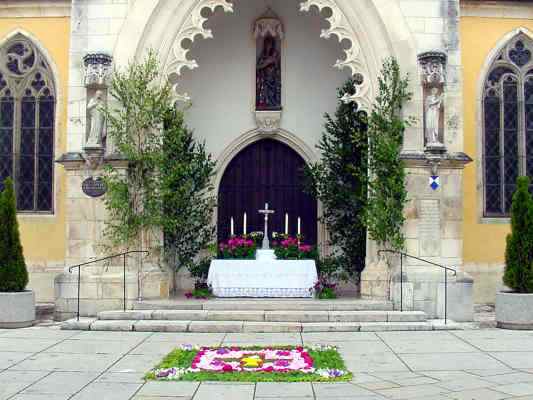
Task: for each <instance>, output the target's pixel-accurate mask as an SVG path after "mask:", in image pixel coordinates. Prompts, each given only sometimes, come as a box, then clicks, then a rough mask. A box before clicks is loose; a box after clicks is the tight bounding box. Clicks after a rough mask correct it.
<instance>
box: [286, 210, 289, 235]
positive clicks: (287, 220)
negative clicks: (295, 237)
mask: <svg viewBox="0 0 533 400" xmlns="http://www.w3.org/2000/svg"><path fill="white" fill-rule="evenodd" d="M288 234H289V214H287V213H285V235H288Z"/></svg>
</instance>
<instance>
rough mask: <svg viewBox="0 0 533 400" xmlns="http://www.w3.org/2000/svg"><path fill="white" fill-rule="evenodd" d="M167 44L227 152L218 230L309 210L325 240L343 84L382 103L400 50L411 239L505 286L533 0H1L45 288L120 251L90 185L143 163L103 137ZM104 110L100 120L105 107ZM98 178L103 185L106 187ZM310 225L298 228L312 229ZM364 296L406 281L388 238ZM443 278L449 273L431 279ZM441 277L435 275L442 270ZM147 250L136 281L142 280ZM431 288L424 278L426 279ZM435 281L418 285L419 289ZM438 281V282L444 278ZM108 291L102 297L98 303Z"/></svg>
mask: <svg viewBox="0 0 533 400" xmlns="http://www.w3.org/2000/svg"><path fill="white" fill-rule="evenodd" d="M150 50H154V51H155V52H156V54H157V55H158V57H159V59H160V62H161V68H162V71H161V75H162V77H163V79H168V80H169V81H170V82H171V83H172V84H173V85H174V90H175V91H176V96H177V97H178V98H180V99H181V100H183V101H190V102H191V106H190V108H188V109H187V111H186V119H187V123H188V125H189V126H190V127H191V128H193V129H194V131H195V135H196V136H197V138H199V139H200V140H202V141H205V143H206V146H207V150H208V151H209V152H211V154H212V155H213V157H214V159H216V160H217V174H216V177H215V181H214V185H215V187H216V190H217V192H218V197H219V206H218V208H217V212H216V221H214V222H213V223H214V224H216V225H217V232H218V237H219V239H222V238H225V237H226V236H227V235H228V234H229V230H230V220H231V219H233V220H234V223H235V226H234V229H235V230H236V231H238V232H240V231H241V230H242V229H243V224H244V221H243V213H244V212H246V213H247V216H248V218H249V220H248V224H249V228H248V229H249V230H260V223H261V222H260V221H261V220H260V218H261V217H260V216H259V215H258V214H257V213H256V210H258V209H259V208H261V206H262V205H264V203H265V202H270V204H271V206H272V207H273V208H274V209H275V210H276V214H274V216H273V219H272V224H273V229H274V230H278V231H281V230H283V226H284V223H285V215H288V217H289V230H290V231H291V232H292V233H294V232H295V231H296V229H297V226H300V225H301V229H302V231H303V233H304V235H305V236H306V237H308V238H309V239H310V241H311V242H312V243H314V244H317V245H319V246H323V244H324V242H325V241H326V240H327V232H326V231H325V229H324V227H323V226H321V224H320V223H319V221H318V217H319V215H320V212H321V206H320V204H318V203H317V202H316V201H313V199H311V198H309V196H308V195H306V194H305V193H303V192H302V190H301V188H300V186H301V185H300V183H301V182H300V181H301V179H302V177H301V176H300V175H299V174H298V172H297V171H299V169H300V167H301V166H302V165H304V164H305V163H309V162H313V161H316V160H318V159H319V157H320V154H319V152H318V151H317V149H316V145H317V143H318V141H319V140H320V136H321V133H322V131H323V127H324V117H323V116H324V113H326V112H328V113H333V112H334V111H335V108H336V104H337V92H336V89H337V88H338V87H340V86H341V85H342V84H343V82H345V81H346V79H347V78H349V77H350V76H353V77H354V78H355V79H356V82H357V84H356V88H355V89H356V90H355V94H354V95H353V96H351V97H350V98H347V99H346V101H353V102H355V103H357V105H358V106H359V108H360V109H361V110H365V111H369V110H371V109H372V104H373V102H374V98H375V97H376V95H377V94H378V91H379V87H378V76H379V72H380V69H381V65H382V62H383V60H384V59H386V58H387V57H395V58H396V59H397V60H398V62H399V65H400V67H401V70H402V73H403V74H408V76H409V78H410V90H411V91H412V92H413V98H412V100H411V101H410V102H409V103H408V104H407V105H406V107H405V109H404V110H403V112H404V113H405V115H406V116H413V117H415V119H416V122H415V124H413V126H411V127H410V128H409V129H408V130H407V131H406V133H405V137H404V146H403V147H404V148H403V153H402V157H403V158H404V160H405V162H406V165H407V170H408V178H407V182H406V185H407V189H408V191H409V203H408V205H407V207H406V210H405V215H406V218H407V220H406V224H405V234H406V238H407V242H406V243H407V244H406V253H408V254H411V255H413V256H416V257H421V258H424V259H427V260H429V261H432V262H436V263H438V264H443V265H447V266H453V267H457V268H458V270H459V271H461V272H462V273H464V274H463V275H464V276H466V275H469V276H471V277H473V279H474V301H475V302H477V303H492V302H494V298H495V293H496V290H497V288H498V287H499V286H500V284H501V276H502V272H503V259H504V250H505V236H506V234H507V233H508V232H509V202H510V196H511V194H512V192H513V188H514V186H513V185H514V183H515V181H516V177H517V176H519V175H530V176H532V175H533V148H531V143H533V141H532V140H530V136H531V137H532V138H533V122H532V121H533V106H531V104H533V59H532V52H533V3H532V2H529V1H521V2H513V1H490V2H486V1H481V0H463V1H459V0H386V1H382V0H357V1H354V0H290V1H287V0H253V1H250V0H231V1H230V0H73V1H66V0H46V1H32V0H24V1H22V0H21V1H10V2H7V3H6V4H3V5H0V52H1V53H2V57H1V60H2V65H0V78H1V79H0V123H1V126H0V132H1V135H2V136H1V137H0V145H1V146H2V147H0V180H2V179H3V178H5V177H7V176H14V177H15V182H16V188H17V201H18V208H19V221H20V226H21V234H22V241H23V246H24V251H25V256H26V261H27V264H28V268H29V271H30V286H31V288H33V289H34V290H35V291H36V294H37V299H38V301H43V302H53V301H55V302H56V305H57V306H58V308H59V309H60V310H65V313H67V312H69V311H71V310H72V304H73V302H72V301H73V299H74V297H75V293H74V292H75V287H76V279H77V278H76V276H75V275H72V274H69V273H68V271H67V267H69V266H71V265H74V264H79V263H83V262H86V261H89V260H90V259H91V258H98V257H101V256H104V255H105V254H104V253H103V250H102V247H101V242H102V240H103V229H104V226H105V220H106V211H105V207H104V203H103V198H102V197H91V196H88V195H87V191H84V189H83V185H84V183H86V182H87V180H88V179H89V178H93V180H92V181H93V183H94V182H95V181H97V180H96V178H97V177H98V176H99V174H101V166H102V164H105V163H113V164H114V165H116V166H121V165H122V166H125V165H126V163H125V160H123V159H121V158H120V157H119V156H117V155H116V154H114V153H113V151H112V149H110V146H109V145H106V144H105V142H104V141H102V140H101V139H102V137H99V136H98V135H99V134H100V135H102V136H105V125H104V124H103V121H101V120H99V119H98V118H95V116H94V114H95V113H94V112H93V111H92V110H94V109H95V107H96V105H98V104H105V103H106V102H109V101H110V99H108V98H107V89H108V82H109V75H110V74H111V72H112V70H113V68H117V69H123V68H125V67H126V66H127V65H128V64H129V63H130V62H135V61H142V60H143V59H144V57H145V56H146V54H147V53H148V52H149V51H150ZM100 124H101V125H100ZM93 189H94V188H93ZM298 229H300V228H298ZM366 259H367V263H366V264H367V265H366V269H365V272H364V273H363V275H362V282H361V294H363V295H364V296H369V297H374V298H390V297H394V291H395V288H394V285H393V284H391V282H394V280H395V273H394V271H392V270H390V268H388V267H387V266H386V265H384V264H383V262H381V261H380V260H379V257H378V256H377V249H376V247H375V245H374V244H373V243H372V241H370V240H369V241H368V245H367V254H366ZM405 266H406V270H407V272H406V274H407V276H408V279H409V280H410V281H411V282H412V283H413V285H412V286H411V290H412V291H411V294H410V295H409V297H408V298H409V302H410V303H411V306H412V307H413V308H417V309H424V310H426V309H427V308H428V307H433V306H428V303H431V299H429V298H430V297H431V295H429V294H428V293H430V292H431V291H438V284H439V279H440V278H437V277H436V276H437V275H438V274H440V275H439V276H441V271H440V270H437V271H430V269H428V267H426V266H422V265H420V264H419V263H418V262H417V261H416V260H411V261H406V265H405ZM145 275H146V276H145V281H144V283H143V296H144V297H165V296H168V295H169V292H170V290H171V289H172V288H174V287H176V288H178V289H185V288H187V287H188V286H190V284H191V281H190V279H188V278H187V276H186V274H183V273H182V272H180V273H178V276H177V278H176V279H174V278H171V276H172V274H169V273H168V271H161V270H159V269H153V270H151V271H148V272H146V274H145ZM83 279H84V285H83V288H84V289H83V290H82V298H85V299H88V300H91V299H92V300H94V301H92V302H87V304H89V303H91V304H93V306H94V307H95V308H94V309H91V308H90V307H92V306H87V307H88V308H87V309H86V310H85V312H84V313H85V314H91V313H94V311H95V310H100V309H104V308H113V307H115V306H120V304H121V301H122V300H121V298H122V297H121V293H122V283H121V277H120V271H117V270H114V269H113V268H112V266H111V267H110V266H96V267H91V268H87V269H86V270H84V278H83ZM427 282H432V283H431V284H427V285H426V283H427ZM424 285H425V286H424ZM138 286H139V279H138V274H137V272H136V270H135V266H133V265H132V266H131V270H129V275H128V296H129V297H130V298H132V299H133V298H135V297H136V296H137V294H138V292H139V287H138ZM421 286H422V287H426V286H427V287H426V288H425V289H423V290H421V289H420V287H421ZM417 290H418V291H417ZM435 293H436V292H435ZM94 304H96V305H94Z"/></svg>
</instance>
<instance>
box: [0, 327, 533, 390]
mask: <svg viewBox="0 0 533 400" xmlns="http://www.w3.org/2000/svg"><path fill="white" fill-rule="evenodd" d="M186 343H189V344H199V345H221V344H227V345H231V344H235V345H268V344H315V343H322V344H328V343H329V344H336V345H337V346H338V347H339V350H340V352H341V353H342V355H343V357H344V359H345V360H346V364H347V366H348V368H349V369H350V370H351V371H352V372H353V373H354V378H353V380H352V381H351V382H349V383H332V384H323V383H320V384H315V383H313V384H311V383H258V384H246V383H244V384H235V383H201V384H199V383H191V382H148V383H145V382H144V381H143V379H142V377H143V375H144V373H145V372H146V371H148V370H149V369H150V368H151V367H153V366H154V365H155V364H156V363H157V362H158V361H159V360H160V359H161V358H162V357H163V356H164V355H165V354H166V353H168V352H169V351H170V350H172V348H173V347H175V346H177V345H178V344H186ZM7 399H10V400H11V399H12V400H67V399H73V400H74V399H75V400H82V399H83V400H85V399H87V400H89V399H90V400H95V399H96V400H129V399H134V400H141V399H142V400H178V399H179V400H184V399H194V400H204V399H206V400H210V399H216V400H223V399H227V400H248V399H249V400H252V399H256V400H259V399H263V400H274V399H288V400H304V399H319V400H322V399H324V400H327V399H329V400H333V399H341V400H342V399H346V400H347V399H353V400H379V399H394V400H401V399H432V400H434V399H437V400H445V399H446V400H449V399H457V400H478V399H479V400H498V399H532V400H533V332H531V331H530V332H526V331H505V330H496V329H481V330H465V331H453V332H380V333H363V332H361V333H308V334H305V333H303V334H301V335H300V334H231V333H230V334H178V333H176V334H173V333H136V332H69V331H60V330H58V329H57V327H37V328H28V329H19V330H0V400H7Z"/></svg>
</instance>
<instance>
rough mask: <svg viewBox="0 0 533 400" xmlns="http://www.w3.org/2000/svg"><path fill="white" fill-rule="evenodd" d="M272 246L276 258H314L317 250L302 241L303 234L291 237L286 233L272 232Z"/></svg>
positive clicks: (316, 255)
mask: <svg viewBox="0 0 533 400" xmlns="http://www.w3.org/2000/svg"><path fill="white" fill-rule="evenodd" d="M272 238H273V241H272V248H273V249H274V253H275V254H276V257H277V259H278V260H307V259H312V260H316V259H317V258H318V250H317V249H316V248H315V247H314V246H311V245H308V244H305V243H303V236H302V235H298V236H297V237H291V236H289V235H286V234H280V233H276V232H273V233H272Z"/></svg>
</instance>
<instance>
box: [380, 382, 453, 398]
mask: <svg viewBox="0 0 533 400" xmlns="http://www.w3.org/2000/svg"><path fill="white" fill-rule="evenodd" d="M376 392H378V393H380V394H382V395H384V396H385V397H387V398H390V399H394V400H403V399H413V398H417V397H418V398H425V399H429V398H430V399H435V398H436V396H438V395H445V394H446V393H449V391H448V390H446V389H443V388H441V387H438V386H435V385H420V386H405V387H400V388H393V389H379V390H376Z"/></svg>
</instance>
